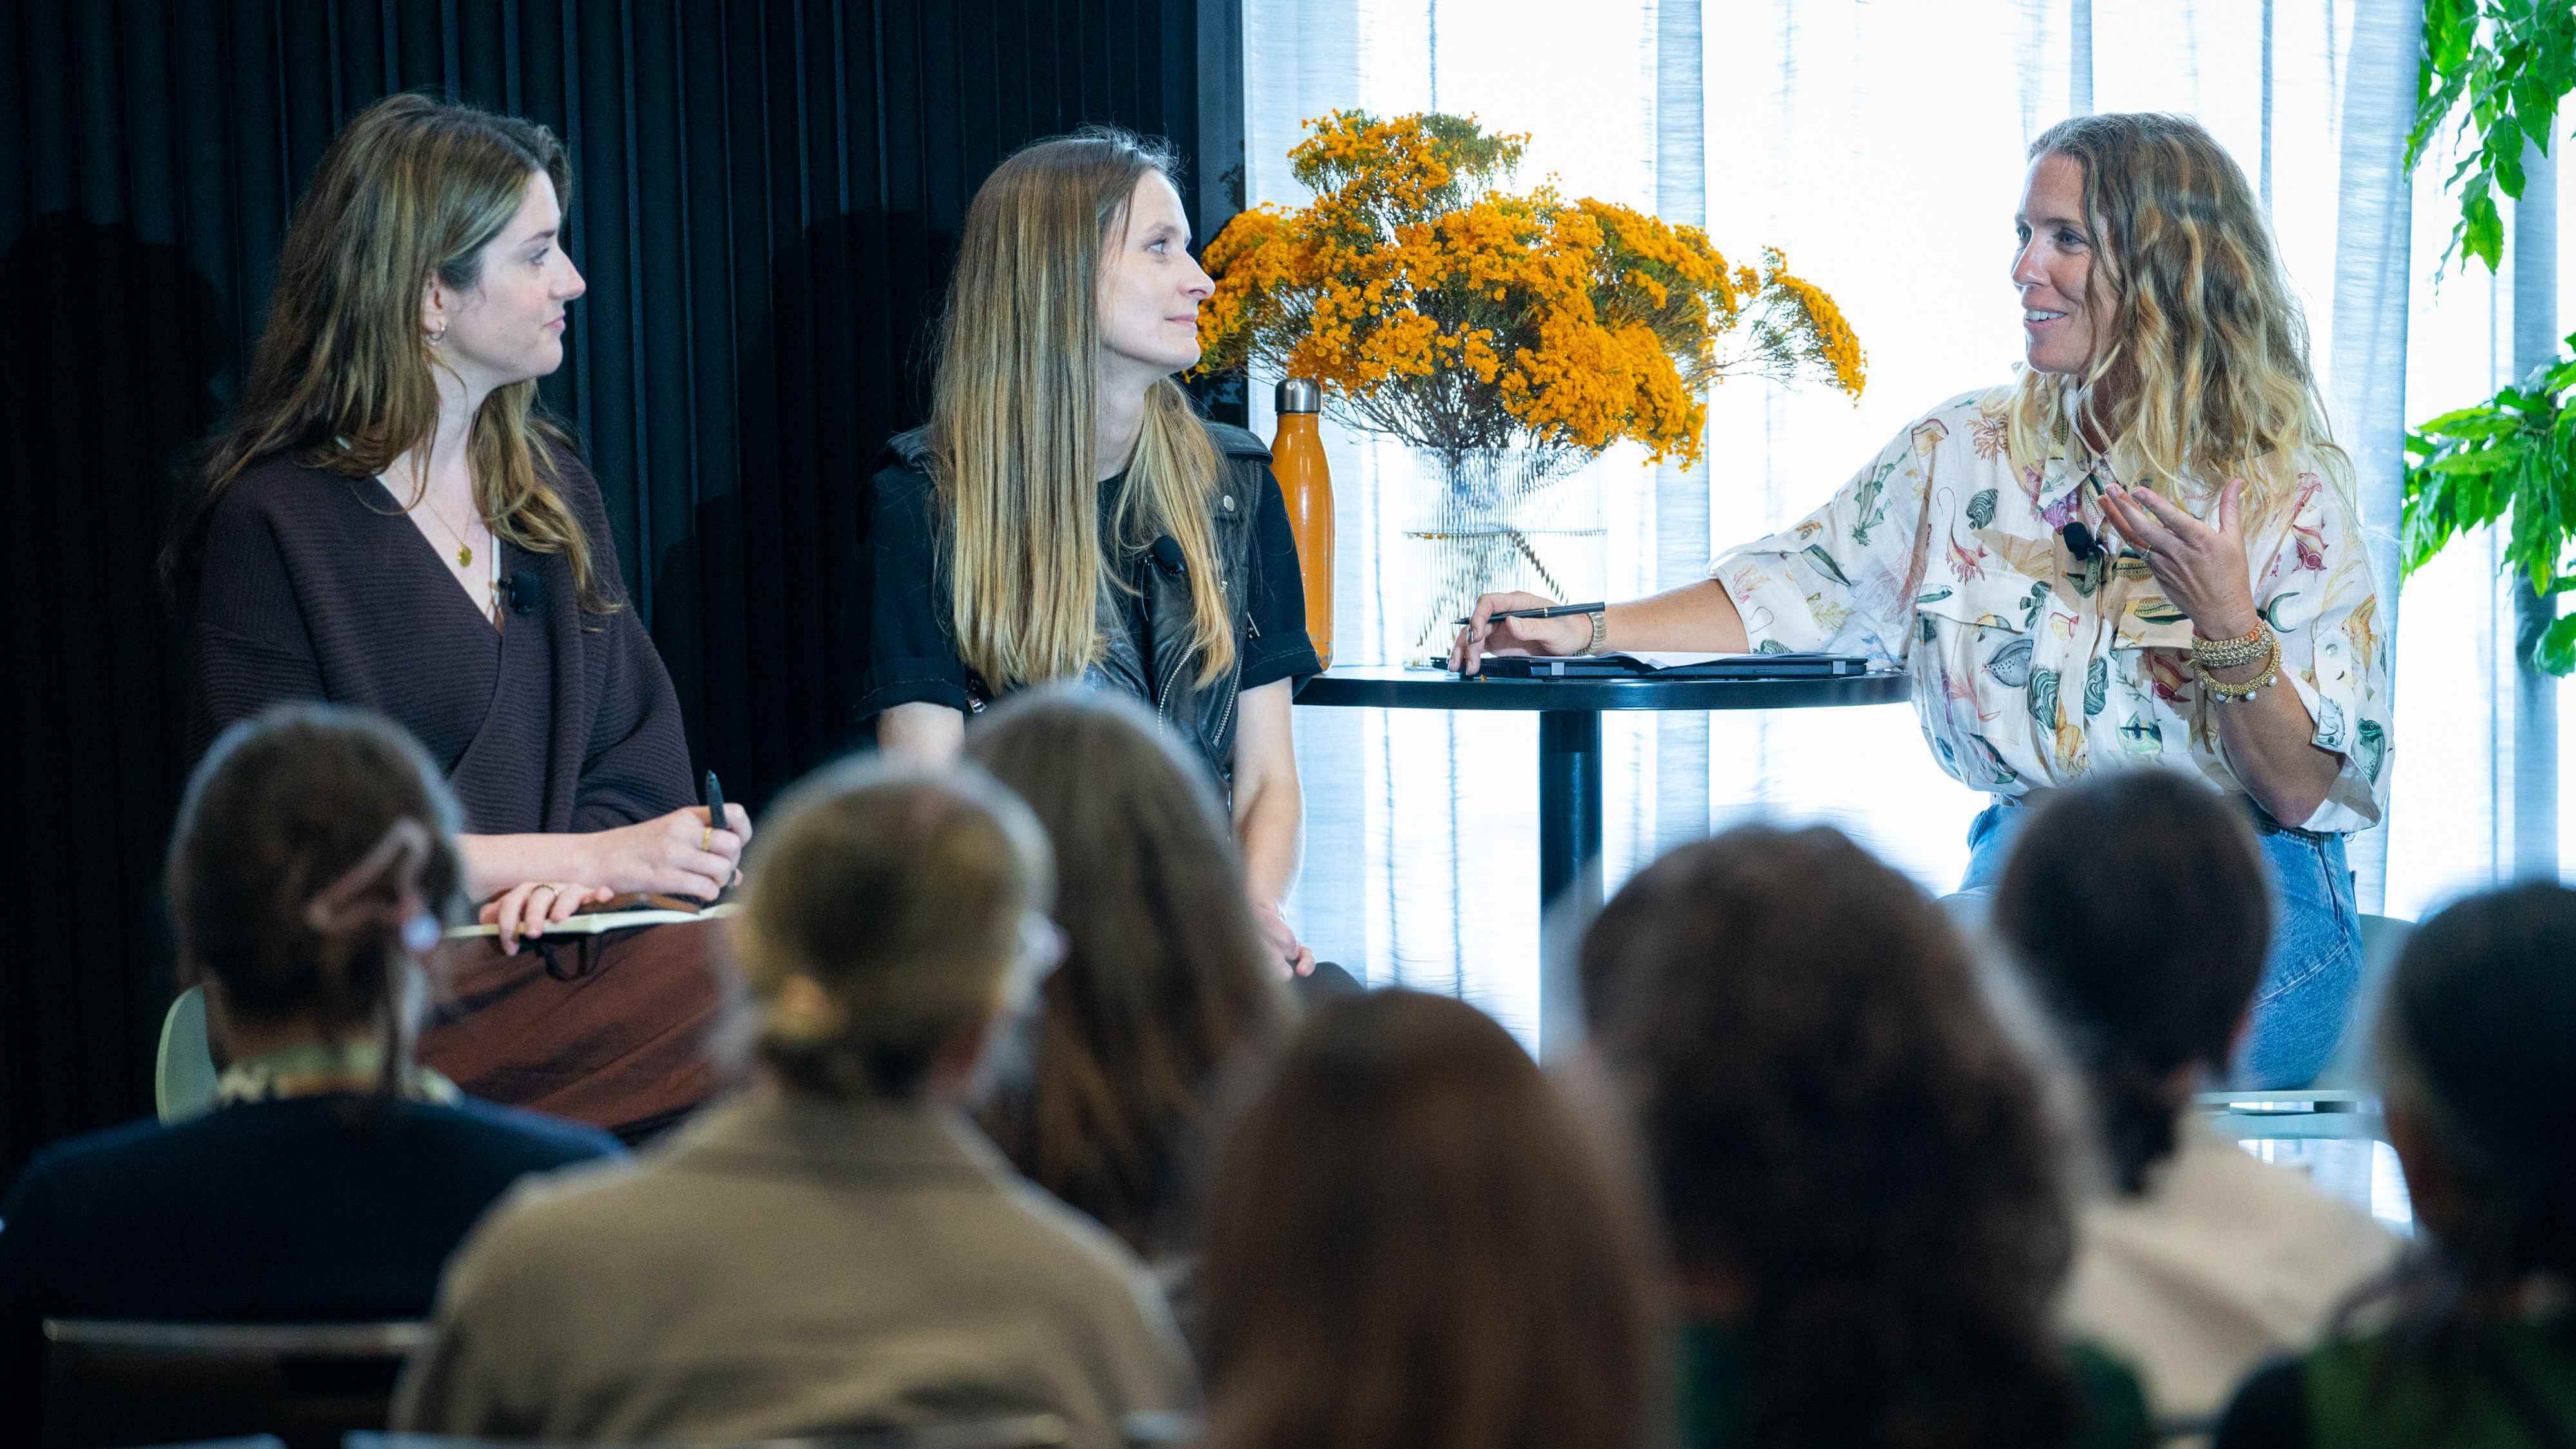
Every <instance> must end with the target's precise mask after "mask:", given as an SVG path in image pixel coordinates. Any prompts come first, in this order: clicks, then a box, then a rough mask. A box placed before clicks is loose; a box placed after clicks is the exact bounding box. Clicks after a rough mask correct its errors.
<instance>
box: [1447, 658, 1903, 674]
mask: <svg viewBox="0 0 2576 1449" xmlns="http://www.w3.org/2000/svg"><path fill="white" fill-rule="evenodd" d="M1483 668H1484V672H1485V673H1487V674H1490V675H1492V676H1493V677H1494V678H1496V679H1817V678H1832V677H1834V676H1837V675H1848V674H1867V673H1868V672H1869V661H1868V660H1866V659H1864V658H1862V657H1860V656H1859V655H1857V654H1681V653H1666V654H1648V653H1643V652H1638V653H1622V654H1576V655H1572V656H1569V657H1567V658H1563V659H1551V658H1545V657H1537V656H1531V655H1522V654H1488V655H1486V656H1485V658H1484V662H1483Z"/></svg>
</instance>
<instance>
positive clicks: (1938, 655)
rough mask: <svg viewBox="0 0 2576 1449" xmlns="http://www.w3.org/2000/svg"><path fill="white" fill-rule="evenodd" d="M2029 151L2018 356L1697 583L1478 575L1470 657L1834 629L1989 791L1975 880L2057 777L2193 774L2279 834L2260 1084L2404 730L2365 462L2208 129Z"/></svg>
mask: <svg viewBox="0 0 2576 1449" xmlns="http://www.w3.org/2000/svg"><path fill="white" fill-rule="evenodd" d="M2027 160H2028V163H2029V169H2028V171H2027V173H2026V174H2025V176H2024V179H2023V183H2022V193H2021V204H2020V206H2019V207H2018V208H2017V209H2016V211H2015V214H2014V215H2013V216H2011V217H2010V218H2005V217H1997V218H1995V220H1996V223H1997V225H1996V228H1995V238H1994V240H1995V255H1996V257H1997V259H1998V260H2004V259H2006V258H2009V262H2010V280H2011V283H2012V288H2013V292H2014V294H2015V297H2016V301H2017V304H2018V306H2017V310H2018V312H2019V314H2020V317H2019V320H2020V323H2021V328H2022V339H2023V361H2024V363H2025V366H2024V367H2022V369H2021V370H2020V376H2019V377H2018V378H2016V379H2015V380H2014V381H2011V382H2009V383H2005V384H2002V385H2000V386H1995V387H1987V388H1980V389H1978V390H1976V391H1972V392H1965V393H1961V394H1960V395H1959V396H1957V397H1954V398H1952V399H1950V400H1949V401H1948V402H1945V403H1942V404H1941V405H1939V406H1938V407H1935V408H1933V409H1931V410H1930V411H1929V412H1926V413H1924V414H1923V415H1922V416H1920V417H1919V418H1917V419H1915V420H1914V421H1913V422H1912V423H1910V424H1908V425H1907V427H1906V428H1905V429H1904V431H1902V432H1900V433H1899V434H1897V436H1895V437H1894V438H1892V439H1890V440H1889V441H1888V442H1887V444H1886V445H1885V446H1884V447H1882V448H1880V449H1879V450H1878V452H1877V454H1876V455H1875V456H1874V457H1872V458H1870V460H1869V461H1868V462H1866V463H1864V464H1863V465H1862V466H1861V468H1860V470H1859V471H1858V472H1856V473H1854V474H1853V475H1852V477H1851V479H1850V480H1849V481H1848V482H1846V483H1845V484H1844V485H1843V486H1842V488H1841V489H1840V490H1839V491H1837V492H1836V493H1835V494H1834V495H1833V496H1832V497H1831V498H1829V499H1827V500H1826V501H1825V502H1824V503H1823V504H1822V505H1821V506H1820V507H1818V508H1817V509H1816V510H1815V511H1814V512H1812V513H1810V514H1808V515H1807V516H1806V517H1804V518H1801V519H1799V520H1798V521H1797V522H1795V523H1793V524H1791V525H1790V526H1789V527H1787V528H1785V529H1783V530H1781V531H1780V532H1778V533H1775V534H1773V535H1771V536H1770V537H1767V538H1762V539H1756V540H1754V541H1752V542H1749V543H1746V544H1743V545H1741V546H1739V547H1736V548H1732V549H1729V550H1727V551H1726V552H1725V553H1723V554H1721V555H1719V557H1718V558H1717V560H1716V561H1715V562H1714V563H1713V564H1712V565H1711V566H1710V569H1709V577H1708V578H1706V579H1703V580H1700V581H1699V582H1697V583H1693V584H1686V585H1684V586H1682V587H1680V588H1677V589H1673V590H1670V591H1668V592H1665V593H1662V594H1658V595H1655V596H1654V597H1652V598H1648V599H1638V600H1635V601H1632V602H1625V603H1618V604H1612V605H1609V606H1608V607H1607V608H1605V609H1603V610H1602V611H1600V612H1597V613H1591V614H1577V615H1569V616H1564V617H1559V618H1552V619H1540V618H1505V619H1497V618H1495V617H1494V615H1495V614H1496V613H1497V612H1498V611H1508V610H1514V609H1527V608H1532V607H1535V606H1538V605H1543V604H1546V603H1547V602H1549V601H1548V600H1545V599H1541V598H1539V597H1538V596H1537V595H1534V594H1522V593H1508V594H1488V595H1486V596H1484V597H1483V598H1481V599H1479V600H1477V601H1476V606H1475V609H1474V611H1473V614H1472V617H1471V618H1470V620H1469V622H1468V624H1467V626H1466V627H1465V628H1463V629H1461V630H1460V631H1459V634H1458V638H1457V640H1456V642H1455V644H1454V645H1453V647H1452V650H1451V663H1452V665H1453V667H1456V668H1459V669H1462V670H1466V671H1469V672H1473V671H1474V670H1475V669H1476V668H1477V667H1478V664H1477V661H1478V660H1479V659H1480V658H1481V657H1482V656H1483V655H1485V654H1487V653H1529V654H1575V653H1581V652H1585V651H1595V652H1597V651H1600V650H1604V649H1624V650H1722V651H1726V652H1730V653H1732V652H1737V651H1742V650H1762V651H1774V650H1791V651H1803V650H1819V651H1827V652H1833V653H1841V654H1853V655H1860V656H1864V657H1866V658H1868V659H1869V660H1870V661H1871V662H1872V664H1873V665H1874V666H1875V667H1877V668H1880V669H1888V670H1897V671H1902V672H1904V673H1905V674H1907V675H1908V676H1910V679H1911V683H1912V690H1913V696H1914V709H1915V714H1916V716H1917V718H1918V721H1919V723H1920V724H1921V725H1922V727H1923V738H1924V740H1925V742H1926V743H1927V744H1928V745H1930V746H1931V749H1932V754H1933V758H1934V760H1935V762H1936V763H1938V764H1939V765H1940V767H1941V769H1942V770H1943V771H1944V772H1945V773H1947V774H1949V775H1950V776H1951V777H1952V778H1954V779H1956V780H1957V781H1958V782H1959V783H1961V784H1963V785H1965V786H1967V787H1968V788H1969V789H1972V790H1979V791H1983V792H1985V793H1986V794H1987V795H1988V796H1990V797H1991V800H1992V803H1991V804H1989V805H1988V807H1987V808H1986V809H1985V810H1984V811H1983V812H1982V813H1980V814H1979V815H1978V816H1977V818H1976V820H1975V822H1974V823H1973V824H1971V825H1970V827H1969V831H1968V852H1969V854H1968V868H1967V873H1966V875H1965V877H1964V878H1963V879H1962V881H1961V883H1960V893H1961V894H1963V895H1967V896H1971V897H1977V896H1983V895H1985V894H1988V893H1990V892H1991V891H1992V889H1993V887H1994V883H1995V881H1996V879H1997V878H1998V877H2000V876H2001V875H2002V874H2003V866H2004V861H2005V859H2006V857H2007V856H2008V855H2009V853H2010V851H2011V848H2012V839H2013V835H2014V833H2015V832H2016V831H2018V830H2019V829H2020V828H2021V827H2022V826H2023V825H2024V824H2026V823H2027V822H2028V820H2029V818H2030V814H2031V812H2030V811H2029V810H2027V809H2024V808H2022V807H2023V806H2024V805H2026V804H2027V803H2029V802H2030V801H2032V800H2035V799H2036V798H2037V796H2038V792H2040V791H2042V790H2045V789H2048V788H2050V787H2053V786H2061V785H2071V784H2074V783H2076V782H2077V781H2079V780H2083V779H2087V778H2089V777H2091V776H2093V775H2095V774H2097V773H2103V772H2108V771H2116V770H2125V769H2130V768H2133V767H2136V766H2140V765H2147V764H2159V763H2161V764H2164V765H2167V766H2170V767H2172V768H2176V769H2181V770H2185V771H2188V772H2190V773H2192V774H2195V775H2197V776H2199V777H2200V778H2201V779H2202V780H2203V781H2205V782H2206V783H2207V784H2208V785H2209V787H2210V788H2212V789H2214V790H2216V791H2218V792H2219V793H2220V794H2222V795H2225V796H2227V797H2229V798H2230V799H2231V800H2233V801H2235V802H2236V803H2237V805H2238V807H2239V808H2240V809H2242V810H2244V811H2245V812H2246V818H2247V819H2248V820H2249V821H2251V822H2252V823H2253V824H2254V827H2255V829H2256V830H2257V831H2258V832H2259V833H2260V836H2261V849H2262V852H2263V857H2264V860H2265V863H2266V874H2267V875H2268V876H2269V877H2270V880H2271V883H2272V888H2273V889H2274V891H2275V892H2276V893H2277V894H2278V898H2279V902H2280V919H2279V920H2278V921H2277V922H2276V923H2275V929H2274V931H2273V934H2272V950H2271V955H2270V957H2269V958H2268V960H2267V962H2266V965H2265V968H2264V970H2265V977H2264V980H2265V985H2264V988H2263V991H2262V996H2261V1001H2260V1004H2259V1005H2258V1006H2257V1007H2256V1008H2255V1012H2254V1029H2253V1031H2252V1032H2251V1034H2250V1035H2249V1036H2248V1038H2247V1043H2246V1050H2245V1053H2244V1057H2243V1060H2242V1061H2241V1062H2239V1063H2238V1064H2236V1070H2237V1074H2238V1079H2239V1080H2240V1081H2242V1082H2243V1083H2244V1084H2245V1085H2247V1086H2251V1087H2263V1088H2269V1087H2288V1086H2304V1085H2306V1084H2308V1083H2309V1082H2311V1081H2313V1080H2314V1079H2315V1077H2316V1074H2317V1072H2318V1071H2319V1070H2320V1069H2321V1068H2323V1067H2324V1066H2325V1064H2326V1063H2327V1061H2328V1060H2330V1059H2331V1058H2332V1056H2333V1055H2334V1050H2335V1044H2336V1042H2337V1040H2338V1039H2339V1038H2340V1037H2341V1035H2342V1033H2343V1030H2344V1026H2345V1021H2346V1018H2347V1017H2348V1015H2349V1014H2350V1008H2351V1004H2352V999H2353V994H2354V992H2355V991H2356V990H2357V989H2358V988H2359V985H2360V980H2361V917H2360V913H2359V907H2358V906H2357V905H2356V903H2355V901H2354V898H2353V886H2352V875H2351V872H2350V869H2349V867H2348V865H2347V862H2346V859H2345V852H2344V841H2345V838H2346V837H2347V836H2349V835H2351V834H2352V833H2353V832H2355V831H2359V830H2365V829H2368V828H2369V827H2370V826H2372V825H2375V824H2377V823H2379V821H2380V820H2381V818H2382V817H2383V816H2384V815H2385V813H2386V810H2387V805H2388V788H2389V779H2390V770H2391V768H2392V755H2393V748H2394V736H2393V725H2394V718H2395V708H2394V706H2395V695H2394V693H2393V692H2392V689H2391V686H2390V647H2391V644H2392V634H2393V632H2394V631H2393V624H2394V618H2393V616H2392V615H2391V614H2389V613H2388V612H2387V611H2386V610H2385V609H2383V608H2382V606H2381V601H2380V598H2379V590H2378V585H2377V582H2376V578H2377V576H2376V575H2375V574H2374V573H2373V571H2372V564H2371V558H2370V552H2369V549H2368V547H2367V546H2366V545H2365V543H2364V540H2363V531H2362V519H2361V514H2360V510H2359V506H2358V504H2357V503H2356V501H2355V498H2354V494H2353V483H2352V464H2351V460H2350V459H2349V458H2348V457H2346V456H2345V454H2344V451H2343V450H2342V449H2341V448H2339V447H2337V446H2336V445H2335V442H2334V439H2333V437H2332V434H2331V432H2330V430H2329V428H2328V427H2327V423H2326V414H2325V407H2324V404H2323V401H2322V400H2321V399H2320V397H2319V396H2318V393H2317V384H2316V376H2315V372H2314V370H2313V368H2312V367H2311V366H2310V364H2309V357H2308V332H2307V324H2306V322H2305V320H2304V319H2303V318H2302V315H2301V313H2300V310H2299V304H2298V298H2297V295H2296V293H2295V292H2294V291H2293V290H2292V288H2291V285H2290V280H2289V277H2288V275H2287V274H2286V272H2284V270H2283V269H2282V266H2281V261H2280V252H2279V248H2278V246H2277V245H2276V243H2275V242H2274V240H2273V237H2272V230H2271V225H2270V223H2269V221H2268V220H2267V219H2266V216H2265V212H2264V207H2263V205H2262V202H2261V201H2260V200H2259V199H2258V198H2257V196H2256V195H2255V192H2254V188H2253V187H2252V186H2250V185H2248V184H2247V183H2246V180H2245V173H2244V172H2243V170H2241V169H2240V168H2239V167H2238V166H2237V164H2236V163H2235V161H2234V160H2233V159H2231V158H2230V157H2229V156H2228V154H2227V152H2226V150H2225V148H2223V147H2221V146H2220V145H2219V144H2218V142H2217V140H2216V139H2215V138H2214V137H2212V136H2211V135H2210V134H2209V132H2208V130H2207V129H2206V128H2204V127H2203V126H2201V124H2200V123H2199V122H2197V121H2194V120H2192V119H2190V118H2188V117H2184V116H2166V115H2142V114H2125V115H2124V114H2106V115H2091V116H2077V117H2074V118H2072V119H2069V120H2065V121H2061V122H2059V123H2058V124H2056V125H2054V126H2051V127H2050V128H2048V130H2046V131H2044V132H2042V133H2041V134H2040V136H2039V138H2038V139H2037V140H2035V141H2033V142H2032V143H2031V146H2030V151H2029V155H2028V157H2027ZM2007 221H2009V224H2010V230H2009V231H2008V232H2007V231H2006V229H2005V223H2006V222H2007ZM2380 522H2381V523H2382V524H2383V525H2385V524H2386V523H2387V522H2388V520H2386V519H2382V520H2380ZM2158 904H2159V903H2157V902H2153V901H2147V902H2141V909H2145V910H2153V909H2155V908H2156V907H2157V905H2158Z"/></svg>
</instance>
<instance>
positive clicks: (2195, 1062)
mask: <svg viewBox="0 0 2576 1449" xmlns="http://www.w3.org/2000/svg"><path fill="white" fill-rule="evenodd" d="M2033 808H2034V809H2035V811H2036V815H2035V816H2034V818H2033V819H2032V820H2031V822H2030V824H2029V825H2028V826H2027V827H2025V828H2024V830H2023V832H2022V836H2021V838H2020V839H2019V840H2018V841H2016V842H2015V843H2014V846H2013V854H2012V860H2011V862H2010V863H2009V864H2008V865H2007V866H2006V867H2005V869H2004V875H2003V879H2002V881H2001V882H2000V883H1999V884H1998V885H1997V887H1996V890H1995V898H1994V907H1993V915H1992V918H1991V924H1992V926H1993V929H1994V932H1995V935H1996V936H1997V938H1998V939H2000V940H2001V942H2002V943H2003V944H2004V945H2005V946H2006V947H2007V948H2008V949H2010V950H2011V951H2012V953H2013V954H2014V956H2015V957H2017V958H2018V959H2019V961H2020V962H2021V964H2022V966H2023V968H2024V969H2025V970H2026V971H2027V972H2028V974H2029V978H2030V980H2031V982H2032V983H2033V985H2034V986H2035V987H2036V988H2037V990H2038V993H2039V995H2040V998H2041V999H2042V1001H2044V1002H2045V1003H2046V1004H2047V1005H2048V1007H2049V1008H2050V1010H2051V1012H2052V1013H2053V1014H2054V1015H2055V1016H2056V1017H2057V1019H2058V1021H2059V1023H2060V1024H2061V1028H2062V1033H2063V1037H2064V1040H2065V1043H2066V1046H2067V1049H2068V1051H2069V1052H2070V1053H2071V1054H2072V1055H2073V1056H2074V1058H2075V1060H2076V1062H2077V1063H2078V1064H2079V1065H2080V1066H2082V1067H2083V1069H2084V1071H2085V1073H2086V1075H2087V1076H2088V1077H2089V1078H2090V1080H2091V1086H2092V1096H2093V1099H2094V1102H2095V1106H2096V1110H2097V1111H2098V1112H2099V1114H2100V1125H2101V1134H2102V1136H2101V1140H2102V1146H2103V1151H2104V1155H2105V1156H2106V1157H2107V1158H2108V1159H2109V1164H2110V1167H2111V1170H2112V1173H2113V1175H2114V1176H2115V1177H2116V1178H2117V1180H2118V1182H2119V1185H2120V1187H2121V1189H2122V1190H2123V1191H2125V1192H2128V1193H2131V1194H2136V1193H2141V1192H2144V1191H2145V1190H2146V1186H2147V1183H2146V1174H2147V1171H2148V1169H2150V1168H2152V1167H2153V1166H2155V1165H2156V1164H2157V1163H2158V1162H2160V1161H2162V1160H2164V1159H2165V1158H2167V1157H2169V1156H2171V1155H2172V1154H2173V1151H2174V1131H2175V1122H2176V1119H2177V1117H2178V1115H2179V1114H2180V1113H2181V1111H2182V1110H2183V1107H2184V1105H2185V1104H2186V1103H2187V1102H2188V1101H2189V1099H2190V1094H2191V1092H2192V1090H2193V1089H2194V1086H2195V1084H2196V1080H2197V1078H2198V1077H2199V1075H2200V1074H2201V1073H2203V1072H2209V1073H2222V1074H2223V1073H2224V1072H2225V1071H2226V1069H2227V1063H2228V1057H2229V1054H2230V1052H2231V1050H2232V1049H2233V1047H2234V1046H2235V1043H2236V1038H2237V1035H2238V1033H2239V1032H2240V1031H2241V1030H2242V1029H2243V1027H2244V1025H2245V1019H2246V1013H2247V1012H2248V1011H2250V1010H2252V1009H2253V1005H2254V990H2255V987H2256V986H2257V984H2258V983H2260V981H2261V980H2262V976H2263V958H2264V953H2265V951H2266V950H2267V949H2269V947H2270V944H2271V939H2272V903H2271V895H2270V890H2271V887H2270V885H2269V884H2268V882H2267V881H2266V879H2265V877H2264V873H2263V863H2262V859H2261V857H2260V856H2259V855H2258V854H2257V853H2256V851H2255V847H2254V832H2253V831H2252V830H2251V829H2250V828H2249V827H2248V826H2247V825H2246V823H2245V819H2244V817H2243V816H2242V815H2240V814H2239V813H2237V811H2236V809H2235V807H2234V806H2232V805H2231V804H2230V803H2229V802H2228V801H2227V800H2226V799H2225V798H2224V797H2222V796H2220V795H2219V794H2218V792H2216V791H2214V790H2212V789H2210V788H2209V787H2208V786H2206V785H2203V784H2201V783H2200V782H2199V781H2197V780H2194V779H2191V778H2189V777H2188V776H2185V775H2182V774H2179V773H2175V772H2171V771H2165V770H2137V771H2122V772H2117V773H2113V774H2108V775H2097V776H2096V777H2094V778H2093V779H2092V780H2090V781H2088V782H2086V783H2084V784H2081V785H2077V786H2074V787H2072V788H2070V789H2066V790H2059V791H2054V792H2051V793H2050V795H2049V796H2048V797H2047V799H2046V800H2045V801H2044V802H2043V803H2041V804H2039V805H2037V806H2035V807H2033Z"/></svg>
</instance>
